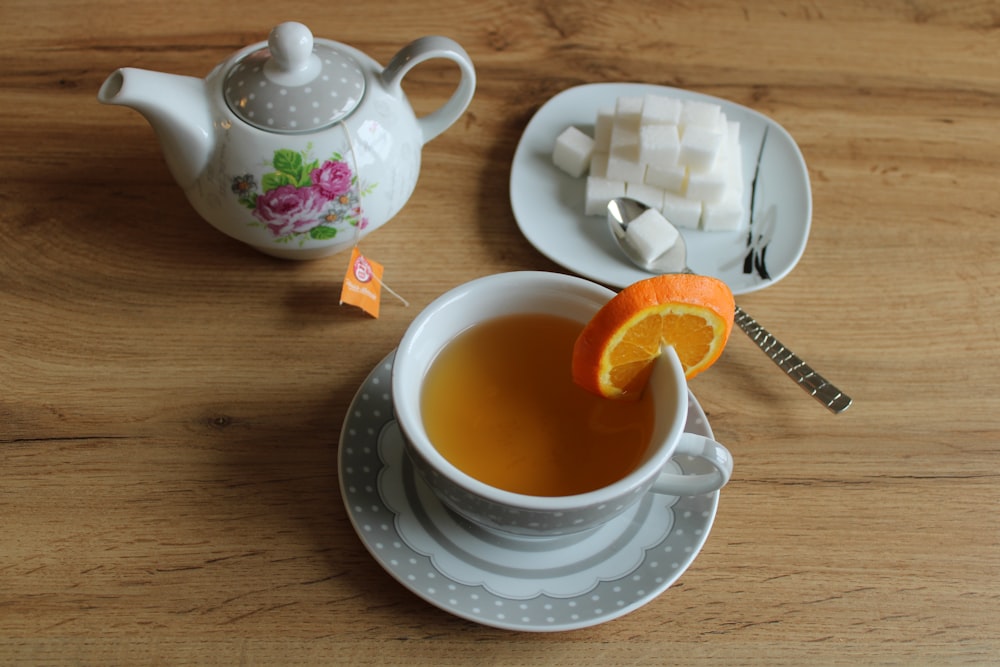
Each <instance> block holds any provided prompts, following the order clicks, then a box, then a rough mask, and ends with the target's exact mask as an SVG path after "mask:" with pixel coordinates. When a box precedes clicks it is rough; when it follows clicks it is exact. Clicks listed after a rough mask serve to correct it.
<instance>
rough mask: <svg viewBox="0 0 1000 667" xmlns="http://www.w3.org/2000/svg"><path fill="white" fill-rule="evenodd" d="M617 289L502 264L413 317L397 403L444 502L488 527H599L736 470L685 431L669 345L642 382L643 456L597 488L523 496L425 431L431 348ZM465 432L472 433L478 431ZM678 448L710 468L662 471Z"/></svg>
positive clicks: (401, 354) (562, 312) (721, 450)
mask: <svg viewBox="0 0 1000 667" xmlns="http://www.w3.org/2000/svg"><path fill="white" fill-rule="evenodd" d="M613 296H614V292H612V291H611V290H609V289H607V288H605V287H602V286H600V285H597V284H595V283H593V282H590V281H588V280H584V279H582V278H577V277H573V276H567V275H563V274H558V273H547V272H537V271H522V272H513V273H501V274H496V275H491V276H487V277H485V278H479V279H477V280H473V281H471V282H469V283H466V284H464V285H460V286H459V287H456V288H454V289H452V290H450V291H449V292H447V293H445V294H444V295H442V296H441V297H439V298H438V299H436V300H435V301H434V302H432V303H431V304H430V305H428V306H427V308H426V309H424V310H423V311H422V312H421V313H420V314H419V315H418V316H417V317H416V319H414V321H413V322H412V323H411V324H410V326H409V328H408V329H407V331H406V333H405V334H404V336H403V339H402V341H401V342H400V345H399V349H398V350H397V352H396V357H395V361H394V363H393V370H392V401H393V408H394V411H395V414H396V419H397V420H398V422H399V426H400V429H401V431H402V433H403V439H404V442H405V450H406V453H407V454H408V456H409V457H410V459H411V460H412V461H413V464H414V466H415V467H416V469H417V470H418V471H419V472H420V474H421V475H422V477H423V478H424V479H425V480H426V482H427V483H428V485H429V486H430V487H431V488H432V489H433V491H434V493H435V494H436V495H437V496H438V498H440V499H441V501H442V502H443V503H444V504H445V505H446V506H447V507H449V508H450V509H451V510H453V511H454V512H456V513H458V514H459V515H461V516H463V517H465V518H466V519H469V520H470V521H473V522H475V523H477V524H479V525H482V526H486V527H488V528H493V529H499V530H502V531H506V532H511V533H516V534H519V535H532V536H555V535H564V534H569V533H574V532H579V531H582V530H586V529H588V528H593V527H595V526H599V525H601V524H603V523H605V522H607V521H609V520H610V519H612V518H614V517H615V516H617V515H619V514H621V513H622V512H624V511H625V510H626V509H628V508H629V507H630V506H631V505H632V504H634V503H636V502H638V501H639V499H640V498H641V497H642V496H643V494H645V493H649V492H654V493H663V494H668V495H673V496H691V495H699V494H702V493H710V492H713V491H716V490H718V489H720V488H721V487H722V486H724V485H725V484H726V482H728V481H729V477H730V475H731V474H732V469H733V460H732V456H731V455H730V453H729V450H727V449H726V448H725V447H724V446H723V445H721V444H719V443H718V442H715V441H714V440H711V439H710V438H706V437H703V436H699V435H693V434H690V433H684V424H685V421H686V419H687V404H688V390H687V382H686V380H685V378H684V372H683V370H682V368H681V365H680V361H679V360H678V358H677V355H676V354H675V353H674V351H673V349H672V348H668V349H667V350H665V351H664V354H663V355H662V356H661V358H660V360H659V361H658V362H656V367H655V369H654V371H653V374H652V376H651V378H650V382H649V386H648V387H647V391H651V392H653V402H654V405H655V411H656V415H655V418H654V423H653V435H652V438H651V440H650V443H649V445H648V446H647V448H646V453H645V456H644V458H643V459H642V461H641V463H640V464H639V466H638V467H637V468H635V469H634V470H633V471H632V472H631V473H629V474H627V475H626V476H624V477H622V478H621V479H619V480H618V481H616V482H613V483H611V484H609V485H607V486H604V487H603V488H600V489H597V490H595V491H589V492H587V493H581V494H577V495H572V496H529V495H524V494H519V493H513V492H511V491H506V490H503V489H499V488H496V487H493V486H490V485H488V484H485V483H483V482H481V481H479V480H477V479H475V478H474V477H472V476H470V475H468V474H466V473H465V472H463V471H462V470H460V469H458V468H457V467H455V466H454V465H453V464H452V463H450V462H449V461H448V460H447V459H446V458H445V457H444V456H442V455H441V454H440V453H439V452H438V451H437V450H436V449H435V447H434V443H432V442H431V440H430V439H429V438H428V436H427V433H426V430H425V428H424V425H423V419H422V417H421V405H420V397H421V389H422V386H423V381H424V377H425V375H426V374H427V371H428V369H429V368H430V366H431V364H432V362H433V361H434V359H435V357H436V356H437V354H438V353H439V352H440V351H441V349H442V348H444V347H445V345H447V344H448V343H449V342H450V341H451V340H452V339H454V338H455V337H456V336H457V335H458V334H459V333H461V332H463V331H465V330H466V329H468V328H469V327H471V326H473V325H475V324H478V323H480V322H484V321H487V320H491V319H494V318H497V317H501V316H504V315H513V314H518V313H548V314H552V315H558V316H562V317H568V318H571V319H574V320H577V321H579V322H580V323H581V324H582V323H586V322H587V321H589V320H590V318H591V317H593V315H594V313H596V312H597V310H598V309H599V308H600V307H601V306H603V305H604V304H605V303H607V302H608V300H609V299H611V297H613ZM609 400H610V399H609ZM469 437H470V438H475V434H474V433H470V434H469ZM609 444H611V443H609ZM678 455H690V456H695V457H699V458H703V459H705V460H706V461H708V462H709V463H710V464H711V465H712V467H713V468H714V471H713V472H711V473H706V474H677V473H673V472H664V467H665V466H666V465H667V463H668V462H669V461H670V460H671V458H673V457H675V456H678Z"/></svg>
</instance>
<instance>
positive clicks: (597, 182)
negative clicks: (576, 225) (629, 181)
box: [584, 176, 625, 215]
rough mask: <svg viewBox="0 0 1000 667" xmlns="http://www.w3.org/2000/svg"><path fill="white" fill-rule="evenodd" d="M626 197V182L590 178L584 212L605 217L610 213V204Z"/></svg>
mask: <svg viewBox="0 0 1000 667" xmlns="http://www.w3.org/2000/svg"><path fill="white" fill-rule="evenodd" d="M624 196H625V182H624V181H612V180H609V179H607V178H600V177H598V176H588V177H587V187H586V194H585V202H584V211H585V212H586V214H587V215H605V214H606V213H607V211H608V202H609V201H611V200H612V199H617V198H618V197H624Z"/></svg>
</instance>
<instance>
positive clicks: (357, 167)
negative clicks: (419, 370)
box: [338, 120, 410, 307]
mask: <svg viewBox="0 0 1000 667" xmlns="http://www.w3.org/2000/svg"><path fill="white" fill-rule="evenodd" d="M338 125H340V129H341V131H343V133H344V136H345V137H347V146H348V148H350V149H351V157H352V159H353V160H354V173H355V174H357V178H358V182H357V186H356V187H357V191H358V212H359V213H361V214H362V216H363V215H364V210H365V204H364V192H363V191H362V189H361V182H362V181H361V163H360V161H359V160H358V151H357V150H356V149H355V148H354V139H352V138H351V132H350V130H348V129H347V125H345V124H344V121H343V120H340V121H338ZM361 222H362V221H361V220H360V219H359V220H358V224H356V225H354V247H355V248H359V250H360V247H361ZM362 254H363V253H362ZM373 278H375V282H377V283H378V284H379V285H381V286H382V289H384V290H385V291H386V292H388V293H389V294H391V295H393V296H394V297H396V298H397V299H399V300H400V302H402V304H403V305H404V306H406V307H409V305H410V302H409V301H407V300H406V299H404V298H403V297H402V296H401V295H400V294H399V293H398V292H396V290H394V289H392V288H391V287H389V286H388V285H387V284H386V283H385V281H383V280H382V279H381V278H379V277H378V276H373Z"/></svg>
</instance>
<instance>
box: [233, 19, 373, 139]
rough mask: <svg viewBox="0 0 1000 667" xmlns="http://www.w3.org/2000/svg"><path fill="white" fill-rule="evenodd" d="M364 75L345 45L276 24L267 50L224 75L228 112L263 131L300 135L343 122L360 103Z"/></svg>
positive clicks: (296, 25)
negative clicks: (318, 38)
mask: <svg viewBox="0 0 1000 667" xmlns="http://www.w3.org/2000/svg"><path fill="white" fill-rule="evenodd" d="M364 93H365V74H364V72H363V71H362V69H361V65H359V64H358V61H357V60H356V59H355V58H354V56H353V55H352V54H351V53H350V52H349V51H348V50H346V49H344V48H341V47H340V45H338V44H337V43H336V42H331V41H329V40H314V39H313V35H312V32H310V31H309V28H307V27H306V26H304V25H302V24H301V23H295V22H288V23H282V24H280V25H278V26H275V28H274V29H273V30H271V34H270V35H269V36H268V40H267V46H266V48H260V49H258V50H256V51H254V52H253V53H250V54H248V55H247V56H245V57H244V58H243V59H242V60H240V61H239V62H237V63H236V64H234V65H233V67H232V69H230V71H229V73H228V74H227V75H226V80H225V83H224V84H223V94H224V96H225V99H226V104H227V105H228V106H229V108H230V110H231V111H232V112H233V113H234V114H236V116H237V117H238V118H240V119H241V120H242V121H244V122H246V123H248V124H250V125H253V126H254V127H257V128H259V129H262V130H267V131H270V132H282V133H296V134H297V133H303V132H313V131H316V130H322V129H324V128H327V127H330V126H331V125H333V124H334V123H336V122H338V121H340V120H342V119H343V118H345V117H346V116H347V115H348V114H350V113H351V112H352V111H354V109H355V107H357V106H358V104H360V103H361V98H362V97H363V96H364Z"/></svg>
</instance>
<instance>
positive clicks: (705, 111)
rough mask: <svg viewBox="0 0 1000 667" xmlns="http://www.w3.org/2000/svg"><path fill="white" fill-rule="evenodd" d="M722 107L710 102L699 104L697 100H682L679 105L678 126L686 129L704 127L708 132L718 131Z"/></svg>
mask: <svg viewBox="0 0 1000 667" xmlns="http://www.w3.org/2000/svg"><path fill="white" fill-rule="evenodd" d="M721 115H722V107H720V106H719V105H718V104H713V103H711V102H699V101H697V100H684V102H683V103H682V105H681V117H680V121H679V124H680V125H681V126H682V127H683V128H685V129H687V128H689V127H704V128H707V129H710V130H718V129H719V122H720V117H721Z"/></svg>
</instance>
